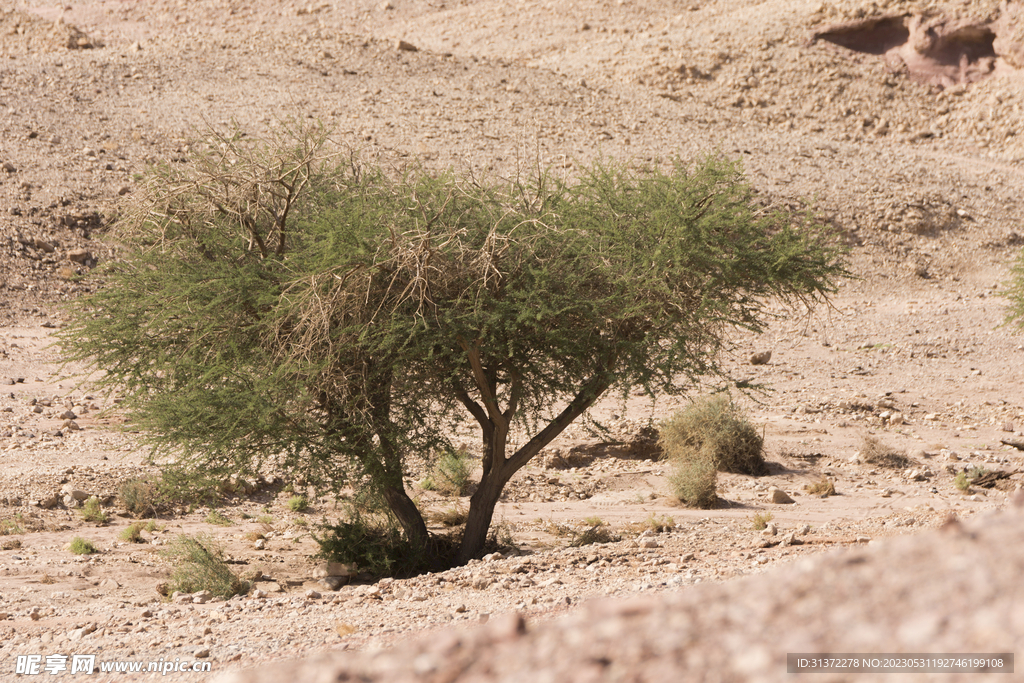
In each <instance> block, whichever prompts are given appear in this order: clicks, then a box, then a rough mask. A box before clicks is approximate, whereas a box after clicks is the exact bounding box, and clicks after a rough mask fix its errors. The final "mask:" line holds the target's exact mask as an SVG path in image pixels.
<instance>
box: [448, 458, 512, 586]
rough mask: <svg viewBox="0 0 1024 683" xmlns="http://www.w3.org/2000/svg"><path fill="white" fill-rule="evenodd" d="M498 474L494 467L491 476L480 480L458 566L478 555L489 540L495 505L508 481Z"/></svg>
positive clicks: (458, 557) (457, 558)
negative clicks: (488, 535) (488, 533)
mask: <svg viewBox="0 0 1024 683" xmlns="http://www.w3.org/2000/svg"><path fill="white" fill-rule="evenodd" d="M497 474H498V473H497V472H495V471H494V470H493V469H492V470H491V473H490V476H489V477H486V478H485V480H484V481H481V482H480V486H479V487H478V488H477V490H476V493H474V494H473V497H472V498H471V499H470V501H469V515H468V517H467V518H466V531H465V533H464V534H463V536H462V544H461V545H460V546H459V554H458V556H457V557H456V558H455V564H456V566H462V565H464V564H466V563H467V562H469V561H470V560H472V559H473V558H474V557H476V555H477V554H478V553H479V552H480V551H481V550H483V547H484V544H485V543H486V542H487V532H488V531H489V530H490V528H491V519H492V518H493V517H494V506H495V505H497V504H498V498H500V497H501V492H502V490H503V489H504V488H505V482H507V481H508V479H507V478H505V477H502V476H496V475H497Z"/></svg>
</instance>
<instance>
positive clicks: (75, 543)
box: [68, 536, 96, 555]
mask: <svg viewBox="0 0 1024 683" xmlns="http://www.w3.org/2000/svg"><path fill="white" fill-rule="evenodd" d="M68 550H70V551H71V552H72V553H74V554H75V555H92V554H93V553H95V552H96V546H95V545H93V543H92V541H87V540H85V539H84V538H82V537H81V536H75V537H74V538H72V539H71V545H69V546H68Z"/></svg>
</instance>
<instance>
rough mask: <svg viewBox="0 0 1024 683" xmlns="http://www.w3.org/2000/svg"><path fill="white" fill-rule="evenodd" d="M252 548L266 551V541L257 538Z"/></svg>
mask: <svg viewBox="0 0 1024 683" xmlns="http://www.w3.org/2000/svg"><path fill="white" fill-rule="evenodd" d="M252 547H253V548H255V549H256V550H266V549H267V542H266V540H264V539H262V538H258V539H256V542H255V543H253V544H252Z"/></svg>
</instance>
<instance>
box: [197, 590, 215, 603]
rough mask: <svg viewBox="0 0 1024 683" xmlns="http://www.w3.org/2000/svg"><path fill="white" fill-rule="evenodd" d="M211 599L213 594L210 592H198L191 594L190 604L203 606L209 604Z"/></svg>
mask: <svg viewBox="0 0 1024 683" xmlns="http://www.w3.org/2000/svg"><path fill="white" fill-rule="evenodd" d="M211 598H213V594H212V593H211V592H210V591H198V592H196V593H193V594H192V602H193V603H195V604H197V605H205V604H206V603H208V602H210V599H211Z"/></svg>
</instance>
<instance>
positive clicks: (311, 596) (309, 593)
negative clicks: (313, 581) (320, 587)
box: [306, 589, 322, 600]
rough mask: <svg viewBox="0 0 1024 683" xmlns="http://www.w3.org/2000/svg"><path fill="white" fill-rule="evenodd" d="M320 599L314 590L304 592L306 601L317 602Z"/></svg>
mask: <svg viewBox="0 0 1024 683" xmlns="http://www.w3.org/2000/svg"><path fill="white" fill-rule="evenodd" d="M321 597H322V596H321V595H320V593H319V592H317V591H315V590H312V589H310V590H308V591H306V598H307V599H308V600H319V599H320V598H321Z"/></svg>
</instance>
